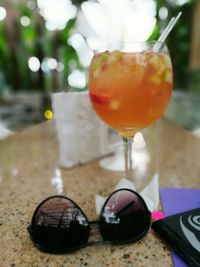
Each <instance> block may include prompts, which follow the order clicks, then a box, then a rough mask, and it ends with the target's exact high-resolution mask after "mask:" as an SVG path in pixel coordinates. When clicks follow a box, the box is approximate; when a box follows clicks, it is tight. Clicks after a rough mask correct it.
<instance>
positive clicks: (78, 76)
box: [68, 69, 86, 89]
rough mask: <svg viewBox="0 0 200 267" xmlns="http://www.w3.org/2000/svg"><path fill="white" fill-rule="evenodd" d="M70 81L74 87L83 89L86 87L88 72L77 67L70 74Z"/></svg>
mask: <svg viewBox="0 0 200 267" xmlns="http://www.w3.org/2000/svg"><path fill="white" fill-rule="evenodd" d="M68 83H69V85H70V86H71V87H72V88H80V89H83V88H85V87H86V74H85V73H84V72H81V71H80V70H78V69H75V70H73V71H72V73H71V74H70V75H69V76H68Z"/></svg>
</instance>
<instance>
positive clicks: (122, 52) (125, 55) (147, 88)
mask: <svg viewBox="0 0 200 267" xmlns="http://www.w3.org/2000/svg"><path fill="white" fill-rule="evenodd" d="M156 47H158V43H155V42H138V43H121V44H119V45H117V46H114V45H113V44H112V45H107V46H105V48H103V49H100V50H98V51H95V53H94V57H93V59H92V62H91V65H90V71H89V93H90V99H91V102H92V105H93V107H94V110H95V111H96V113H97V114H98V116H99V117H100V118H101V119H102V120H103V121H104V122H105V123H106V124H108V125H109V126H110V127H112V128H114V129H116V130H117V131H118V133H119V134H120V135H121V137H122V139H123V143H124V148H125V149H124V151H125V153H124V155H125V176H126V179H129V180H132V179H133V178H132V157H131V155H132V142H133V137H134V135H135V133H136V132H137V131H139V130H141V129H143V128H145V127H147V126H149V125H150V124H151V123H153V122H154V121H156V120H157V119H159V118H160V117H161V116H162V115H163V113H164V111H165V109H166V107H167V104H168V102H169V100H170V97H171V92H172V86H173V71H172V63H171V59H170V55H169V52H168V49H167V47H166V45H164V44H163V43H160V44H159V50H158V49H157V48H156Z"/></svg>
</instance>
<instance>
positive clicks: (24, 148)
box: [0, 119, 200, 267]
mask: <svg viewBox="0 0 200 267" xmlns="http://www.w3.org/2000/svg"><path fill="white" fill-rule="evenodd" d="M143 136H144V140H145V144H146V145H145V146H144V148H143V150H141V152H142V153H143V155H144V151H145V153H146V154H145V155H146V156H145V157H146V158H145V157H144V159H145V160H146V165H145V168H143V169H142V171H138V169H137V168H135V169H134V177H135V181H136V184H137V186H138V190H140V189H141V188H142V187H143V186H144V185H145V184H146V183H148V181H149V180H150V179H151V177H152V176H153V175H154V174H155V173H156V172H158V173H159V176H160V181H159V183H160V186H161V187H162V186H173V187H193V188H198V187H199V184H200V183H199V173H200V165H199V157H198V153H199V151H200V138H198V137H196V136H194V135H192V134H191V133H190V132H187V131H185V130H183V129H182V128H180V127H179V126H177V125H175V124H173V123H172V122H170V121H168V120H166V119H162V120H160V121H158V122H157V123H155V124H154V125H152V126H151V127H149V128H148V129H145V130H144V131H143ZM58 152H59V151H58V144H57V139H56V134H55V129H54V122H53V121H50V122H47V123H42V124H39V125H37V126H34V127H31V128H28V129H26V130H24V131H22V132H20V133H16V134H14V135H12V136H10V137H8V138H7V139H5V140H2V141H1V142H0V163H1V164H0V190H1V194H0V214H1V218H0V240H1V246H0V255H1V257H0V266H2V267H4V266H15V265H16V266H115V267H117V266H120V267H121V266H166V267H168V266H173V264H172V259H171V256H170V251H169V249H168V247H167V246H166V245H165V244H164V243H163V242H162V241H161V240H160V239H159V238H158V237H157V236H156V235H155V234H154V233H153V231H151V230H150V232H149V233H148V234H147V236H145V238H144V239H142V240H141V241H139V242H137V243H136V244H129V245H123V246H112V245H107V246H106V245H105V246H96V247H88V248H85V249H82V250H80V251H79V252H77V253H73V254H70V255H67V256H66V255H59V256H58V255H54V256H52V255H49V254H44V253H41V252H39V251H38V250H37V249H36V248H34V247H33V245H32V243H31V241H30V239H29V236H28V232H27V230H26V228H27V226H28V224H29V223H30V220H31V217H32V213H33V211H34V209H35V207H36V205H37V204H39V202H40V201H41V200H43V199H44V198H45V197H47V196H50V195H53V194H60V193H61V194H64V195H66V196H68V197H70V198H72V199H73V200H74V201H76V203H78V204H79V205H80V206H81V207H82V208H83V209H84V211H85V213H86V214H87V216H88V218H89V219H91V220H93V219H95V218H96V214H95V201H94V200H95V195H96V194H101V195H105V196H106V195H108V194H109V193H111V192H112V191H113V189H114V188H115V186H116V184H117V182H118V181H119V179H120V178H121V177H122V173H121V172H113V171H109V170H105V169H103V168H102V167H101V166H100V164H99V160H94V161H92V162H89V163H87V164H84V165H81V166H77V167H75V168H71V169H63V168H60V167H59V166H58V163H57V159H58ZM147 155H148V161H147ZM8 244H9V245H8ZM8 248H9V249H8ZM152 263H153V264H154V265H152ZM12 264H13V265H12ZM14 264H15V265H14Z"/></svg>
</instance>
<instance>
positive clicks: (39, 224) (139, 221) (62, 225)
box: [28, 189, 151, 254]
mask: <svg viewBox="0 0 200 267" xmlns="http://www.w3.org/2000/svg"><path fill="white" fill-rule="evenodd" d="M150 224H151V213H150V212H149V210H148V208H147V206H146V204H145V202H144V200H143V198H142V197H141V196H140V195H139V194H138V193H137V192H135V191H133V190H130V189H119V190H116V191H114V192H113V193H112V194H111V195H110V196H109V197H108V198H107V200H106V202H105V203H104V205H103V207H102V209H101V213H100V216H99V219H98V220H96V221H91V222H90V221H89V220H88V218H87V217H86V215H85V213H84V212H83V211H82V209H81V208H80V207H79V206H78V205H77V204H76V203H75V202H74V201H73V200H71V199H70V198H67V197H65V196H60V195H55V196H51V197H49V198H47V199H45V200H44V201H42V202H41V203H40V204H39V205H38V207H37V208H36V210H35V212H34V214H33V217H32V221H31V224H30V226H29V227H28V231H29V234H30V237H31V239H32V242H33V244H34V245H35V246H36V247H37V248H39V249H40V250H41V251H44V252H48V253H53V254H60V253H70V252H74V251H77V250H79V249H80V248H83V247H86V246H91V245H95V244H107V243H109V244H114V245H121V244H127V243H134V242H136V241H138V240H139V239H141V238H142V237H143V236H144V235H145V234H146V233H147V232H148V230H149V227H150ZM94 225H95V226H96V227H97V228H98V229H99V232H100V234H101V237H102V240H101V241H93V242H89V237H90V232H91V228H92V227H93V226H94Z"/></svg>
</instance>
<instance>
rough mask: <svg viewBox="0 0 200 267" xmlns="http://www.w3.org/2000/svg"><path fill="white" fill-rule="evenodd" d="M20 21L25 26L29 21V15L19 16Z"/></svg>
mask: <svg viewBox="0 0 200 267" xmlns="http://www.w3.org/2000/svg"><path fill="white" fill-rule="evenodd" d="M20 23H21V25H22V26H24V27H27V26H29V25H30V23H31V21H30V19H29V17H27V16H22V17H21V18H20Z"/></svg>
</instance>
